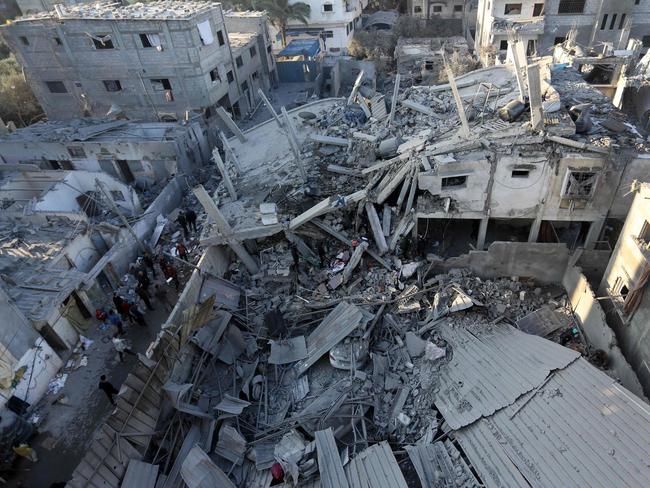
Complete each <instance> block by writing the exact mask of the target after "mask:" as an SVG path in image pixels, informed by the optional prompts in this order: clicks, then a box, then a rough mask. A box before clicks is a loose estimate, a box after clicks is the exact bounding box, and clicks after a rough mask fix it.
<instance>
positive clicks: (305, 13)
mask: <svg viewBox="0 0 650 488" xmlns="http://www.w3.org/2000/svg"><path fill="white" fill-rule="evenodd" d="M254 5H255V8H257V9H260V10H266V13H267V14H268V16H269V22H271V24H273V25H274V26H275V27H276V28H277V29H278V30H279V31H280V34H281V35H282V45H283V46H286V45H287V37H286V32H287V24H288V23H289V21H290V20H297V21H298V22H302V23H303V24H307V23H308V22H309V14H310V13H311V7H310V6H309V5H307V4H306V3H304V2H297V3H293V4H289V0H259V1H257V2H254Z"/></svg>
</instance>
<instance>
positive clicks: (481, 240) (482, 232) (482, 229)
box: [476, 217, 490, 251]
mask: <svg viewBox="0 0 650 488" xmlns="http://www.w3.org/2000/svg"><path fill="white" fill-rule="evenodd" d="M489 222H490V218H489V217H485V218H482V219H481V225H479V227H478V239H476V249H478V250H479V251H482V250H483V248H484V247H485V236H486V235H487V229H488V223H489Z"/></svg>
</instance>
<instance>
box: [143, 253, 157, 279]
mask: <svg viewBox="0 0 650 488" xmlns="http://www.w3.org/2000/svg"><path fill="white" fill-rule="evenodd" d="M142 262H143V263H144V265H145V266H146V267H147V268H149V269H150V270H151V274H152V275H153V277H154V278H155V277H156V269H155V268H154V267H153V259H152V258H151V255H150V254H149V253H148V252H147V251H145V253H144V256H142Z"/></svg>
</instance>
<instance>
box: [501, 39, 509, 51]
mask: <svg viewBox="0 0 650 488" xmlns="http://www.w3.org/2000/svg"><path fill="white" fill-rule="evenodd" d="M507 50H508V41H506V40H505V39H504V40H503V41H501V42H500V43H499V51H507Z"/></svg>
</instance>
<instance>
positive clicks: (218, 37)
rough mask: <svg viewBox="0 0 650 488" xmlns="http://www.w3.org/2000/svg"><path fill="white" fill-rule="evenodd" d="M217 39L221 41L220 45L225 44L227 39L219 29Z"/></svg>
mask: <svg viewBox="0 0 650 488" xmlns="http://www.w3.org/2000/svg"><path fill="white" fill-rule="evenodd" d="M217 40H218V41H219V45H220V46H223V45H224V44H225V43H226V41H225V40H224V39H223V32H221V31H217Z"/></svg>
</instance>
